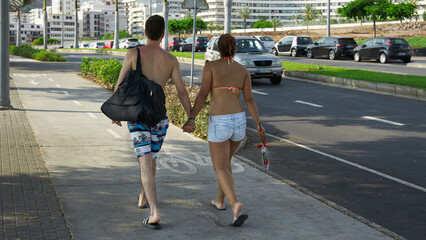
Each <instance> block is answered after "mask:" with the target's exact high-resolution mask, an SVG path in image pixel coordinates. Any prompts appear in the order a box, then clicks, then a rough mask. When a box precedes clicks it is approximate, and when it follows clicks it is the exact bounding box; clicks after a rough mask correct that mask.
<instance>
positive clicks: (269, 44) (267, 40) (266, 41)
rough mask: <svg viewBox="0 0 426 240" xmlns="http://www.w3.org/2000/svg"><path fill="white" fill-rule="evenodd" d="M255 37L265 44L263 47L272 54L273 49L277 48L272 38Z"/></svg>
mask: <svg viewBox="0 0 426 240" xmlns="http://www.w3.org/2000/svg"><path fill="white" fill-rule="evenodd" d="M253 37H255V38H257V39H259V40H260V41H261V42H262V43H263V45H264V46H265V47H266V49H267V50H268V52H272V49H273V48H274V46H275V41H274V39H272V38H271V37H268V36H253Z"/></svg>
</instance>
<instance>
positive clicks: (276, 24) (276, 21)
mask: <svg viewBox="0 0 426 240" xmlns="http://www.w3.org/2000/svg"><path fill="white" fill-rule="evenodd" d="M271 24H272V28H273V29H274V32H275V31H276V30H277V27H281V26H282V25H283V23H282V22H281V21H280V19H279V18H272V20H271Z"/></svg>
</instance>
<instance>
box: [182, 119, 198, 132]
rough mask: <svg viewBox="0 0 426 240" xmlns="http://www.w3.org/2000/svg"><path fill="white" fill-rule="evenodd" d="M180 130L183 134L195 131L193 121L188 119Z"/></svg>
mask: <svg viewBox="0 0 426 240" xmlns="http://www.w3.org/2000/svg"><path fill="white" fill-rule="evenodd" d="M182 129H183V131H184V132H188V133H191V132H193V131H195V121H194V120H191V119H188V121H186V123H185V124H184V125H183V127H182Z"/></svg>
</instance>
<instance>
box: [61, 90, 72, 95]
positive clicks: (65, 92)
mask: <svg viewBox="0 0 426 240" xmlns="http://www.w3.org/2000/svg"><path fill="white" fill-rule="evenodd" d="M62 92H63V93H64V94H65V95H70V94H69V93H68V92H67V91H62Z"/></svg>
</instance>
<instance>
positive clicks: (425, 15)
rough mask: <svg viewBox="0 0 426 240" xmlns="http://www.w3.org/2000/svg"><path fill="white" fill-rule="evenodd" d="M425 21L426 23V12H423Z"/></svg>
mask: <svg viewBox="0 0 426 240" xmlns="http://www.w3.org/2000/svg"><path fill="white" fill-rule="evenodd" d="M423 21H426V11H424V12H423Z"/></svg>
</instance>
